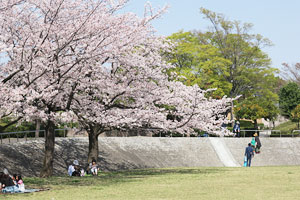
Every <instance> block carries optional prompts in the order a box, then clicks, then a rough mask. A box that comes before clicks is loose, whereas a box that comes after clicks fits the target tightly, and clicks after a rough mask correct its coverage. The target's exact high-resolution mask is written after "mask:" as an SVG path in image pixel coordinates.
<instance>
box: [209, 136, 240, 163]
mask: <svg viewBox="0 0 300 200" xmlns="http://www.w3.org/2000/svg"><path fill="white" fill-rule="evenodd" d="M209 140H210V142H211V144H212V146H213V148H214V150H215V151H216V153H217V155H218V157H219V159H220V161H221V162H222V163H223V164H224V166H225V167H240V166H241V165H240V164H239V163H238V162H237V161H236V160H235V158H234V157H233V155H232V154H231V152H230V150H229V149H228V148H227V145H226V144H225V142H224V139H223V138H215V137H210V138H209Z"/></svg>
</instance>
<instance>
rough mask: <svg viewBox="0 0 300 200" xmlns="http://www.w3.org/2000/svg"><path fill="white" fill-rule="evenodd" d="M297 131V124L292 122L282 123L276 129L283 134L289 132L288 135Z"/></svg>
mask: <svg viewBox="0 0 300 200" xmlns="http://www.w3.org/2000/svg"><path fill="white" fill-rule="evenodd" d="M296 129H298V127H297V123H296V122H292V121H288V122H285V123H282V124H280V125H278V126H276V127H275V130H281V132H287V133H290V132H291V131H293V130H296Z"/></svg>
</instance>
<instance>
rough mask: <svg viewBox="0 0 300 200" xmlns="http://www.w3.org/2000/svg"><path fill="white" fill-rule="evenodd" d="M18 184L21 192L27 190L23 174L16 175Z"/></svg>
mask: <svg viewBox="0 0 300 200" xmlns="http://www.w3.org/2000/svg"><path fill="white" fill-rule="evenodd" d="M16 183H17V184H16V186H17V187H18V188H19V190H20V192H24V191H25V185H24V182H23V179H22V176H21V175H17V176H16Z"/></svg>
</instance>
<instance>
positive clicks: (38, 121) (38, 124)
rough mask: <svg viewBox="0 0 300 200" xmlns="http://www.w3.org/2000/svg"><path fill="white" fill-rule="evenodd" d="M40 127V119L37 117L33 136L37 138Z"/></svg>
mask: <svg viewBox="0 0 300 200" xmlns="http://www.w3.org/2000/svg"><path fill="white" fill-rule="evenodd" d="M40 129H41V121H40V120H39V119H37V120H36V128H35V137H36V138H38V137H39V136H40Z"/></svg>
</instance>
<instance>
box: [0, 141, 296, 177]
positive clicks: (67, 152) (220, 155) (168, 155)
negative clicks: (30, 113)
mask: <svg viewBox="0 0 300 200" xmlns="http://www.w3.org/2000/svg"><path fill="white" fill-rule="evenodd" d="M211 140H212V138H151V137H126V138H125V137H118V138H116V137H107V138H101V137H99V158H98V160H99V164H100V166H101V169H102V170H105V171H115V170H128V169H137V168H163V167H197V166H207V167H221V166H231V165H230V163H234V165H235V166H243V158H244V151H245V147H246V146H247V144H248V143H249V142H250V140H251V138H213V140H214V141H215V142H214V144H213V143H212V141H211ZM218 140H220V141H218ZM261 143H262V149H261V151H262V153H261V154H257V155H255V157H254V159H253V160H252V165H253V166H271V165H300V150H299V147H300V138H261ZM216 144H217V145H219V147H216ZM220 145H221V146H220ZM43 148H44V141H43V140H42V139H41V140H34V141H27V142H19V143H15V144H3V145H1V146H0V171H2V169H3V168H4V167H6V168H7V169H8V170H9V171H10V172H11V173H22V174H23V175H25V176H37V175H38V174H39V170H40V169H41V167H42V161H43V156H44V153H43ZM87 149H88V139H87V138H56V146H55V161H54V168H55V174H56V175H58V174H66V169H67V166H68V165H69V164H70V163H72V161H73V160H74V159H78V160H79V163H80V164H81V165H83V166H84V165H86V163H85V162H86V158H87ZM222 149H223V150H224V149H226V152H225V151H224V152H223V150H222ZM228 163H229V164H228Z"/></svg>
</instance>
